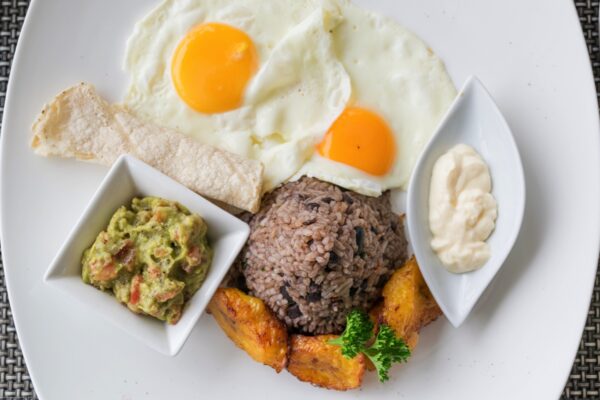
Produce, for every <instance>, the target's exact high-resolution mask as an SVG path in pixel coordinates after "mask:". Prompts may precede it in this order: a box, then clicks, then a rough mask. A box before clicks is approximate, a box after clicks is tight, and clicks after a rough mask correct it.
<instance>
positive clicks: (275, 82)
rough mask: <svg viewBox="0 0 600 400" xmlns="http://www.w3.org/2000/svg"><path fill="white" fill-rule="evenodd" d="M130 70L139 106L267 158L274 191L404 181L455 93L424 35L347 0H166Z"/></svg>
mask: <svg viewBox="0 0 600 400" xmlns="http://www.w3.org/2000/svg"><path fill="white" fill-rule="evenodd" d="M125 69H126V71H127V72H128V74H129V76H130V85H129V87H128V90H127V94H126V97H125V104H126V106H128V107H129V108H130V110H131V111H133V112H134V113H136V114H138V115H139V116H141V117H144V118H147V119H150V120H152V121H153V122H155V123H157V124H160V125H164V126H168V127H170V128H174V129H178V130H179V131H181V132H182V133H185V134H188V135H191V136H194V137H196V138H197V139H198V140H200V141H202V142H204V143H208V144H211V145H214V146H217V147H219V148H222V149H225V150H228V151H232V152H234V153H237V154H240V155H243V156H246V157H248V158H253V159H257V160H260V161H261V162H262V163H263V164H264V166H265V185H264V189H265V190H270V189H272V188H274V187H276V186H277V185H279V184H281V183H283V182H285V181H288V180H290V179H292V180H293V179H297V178H299V177H300V176H303V175H308V176H312V177H315V178H319V179H321V180H325V181H329V182H331V183H334V184H337V185H340V186H342V187H345V188H348V189H351V190H354V191H357V192H359V193H363V194H367V195H373V196H377V195H379V194H380V193H381V192H382V191H384V190H386V189H389V188H397V187H400V188H404V187H406V185H407V184H408V179H409V177H410V173H411V171H412V167H413V165H414V163H415V161H416V158H417V157H418V155H419V153H420V152H421V150H422V148H423V146H424V145H425V143H426V142H427V140H428V139H429V137H430V136H431V135H432V133H433V131H434V129H435V127H436V125H437V124H438V122H439V121H440V119H441V117H442V116H443V114H444V112H445V111H446V109H447V108H448V106H449V105H450V103H451V102H452V100H453V98H454V97H455V96H456V89H455V88H454V86H453V84H452V81H451V79H450V77H449V76H448V74H447V72H446V70H445V68H444V65H443V63H442V62H441V60H440V59H439V58H438V57H437V56H435V55H434V54H433V53H432V51H431V50H430V49H429V48H428V47H427V45H425V44H424V43H423V42H422V41H421V40H420V39H419V38H418V37H416V36H415V35H414V34H412V33H410V32H408V31H407V30H405V29H403V28H402V27H400V26H399V25H398V24H397V23H395V22H393V21H391V20H389V19H386V18H384V17H382V16H380V15H377V14H374V13H370V12H367V11H365V10H363V9H361V8H359V7H357V6H354V5H353V4H351V3H349V2H347V1H345V0H322V1H321V0H306V1H298V0H164V1H163V2H162V3H160V4H159V5H158V7H156V8H155V9H154V10H153V11H151V12H150V14H148V15H147V16H146V17H145V18H144V19H143V20H141V21H140V22H139V23H138V24H137V25H136V27H135V30H134V33H133V35H132V36H131V37H130V39H129V41H128V46H127V54H126V59H125Z"/></svg>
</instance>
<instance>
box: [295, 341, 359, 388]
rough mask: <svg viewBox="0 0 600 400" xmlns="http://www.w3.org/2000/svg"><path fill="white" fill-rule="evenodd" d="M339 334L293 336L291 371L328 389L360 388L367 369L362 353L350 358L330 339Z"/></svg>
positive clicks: (302, 379) (305, 380)
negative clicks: (330, 342) (330, 341)
mask: <svg viewBox="0 0 600 400" xmlns="http://www.w3.org/2000/svg"><path fill="white" fill-rule="evenodd" d="M336 337H337V336H336V335H320V336H303V335H292V336H291V339H290V356H289V363H288V366H287V369H288V371H289V372H290V373H291V374H292V375H294V376H295V377H296V378H298V379H300V380H301V381H303V382H309V383H312V384H313V385H316V386H320V387H323V388H326V389H334V390H349V389H356V388H358V387H360V385H361V383H362V377H363V375H364V372H365V357H364V356H363V355H362V354H359V355H358V356H356V357H354V358H352V359H350V360H349V359H347V358H345V357H344V356H343V355H342V352H341V348H340V347H339V346H335V345H331V344H329V343H328V341H329V340H331V339H334V338H336Z"/></svg>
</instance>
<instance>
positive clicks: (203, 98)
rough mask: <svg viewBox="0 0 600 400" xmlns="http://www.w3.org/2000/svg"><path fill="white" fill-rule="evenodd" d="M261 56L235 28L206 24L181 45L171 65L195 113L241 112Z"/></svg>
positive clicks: (177, 87) (179, 89) (177, 86)
mask: <svg viewBox="0 0 600 400" xmlns="http://www.w3.org/2000/svg"><path fill="white" fill-rule="evenodd" d="M257 67H258V54H257V52H256V49H255V47H254V43H252V40H251V39H250V37H248V35H246V34H245V33H244V32H242V31H240V30H239V29H236V28H234V27H232V26H229V25H225V24H220V23H214V22H210V23H205V24H201V25H198V26H196V27H195V28H193V29H192V30H191V31H190V32H188V34H187V35H186V36H185V37H184V38H183V39H182V40H181V42H179V45H178V46H177V49H176V50H175V54H174V56H173V60H172V64H171V76H172V79H173V84H174V86H175V90H176V91H177V94H178V95H179V97H181V99H182V100H183V101H184V102H185V103H186V104H187V105H188V106H190V107H191V108H193V109H194V110H196V111H198V112H201V113H206V114H212V113H221V112H225V111H229V110H233V109H235V108H238V107H239V106H240V105H241V104H242V101H243V98H244V91H245V89H246V85H247V84H248V81H249V80H250V79H251V78H252V76H253V75H254V73H255V72H256V69H257Z"/></svg>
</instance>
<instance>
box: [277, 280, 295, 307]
mask: <svg viewBox="0 0 600 400" xmlns="http://www.w3.org/2000/svg"><path fill="white" fill-rule="evenodd" d="M287 288H288V285H287V284H286V285H284V286H282V287H281V288H280V289H279V293H281V295H282V296H283V298H284V299H286V300H287V302H288V304H296V302H295V301H294V299H293V298H292V296H290V294H289V293H288V291H287Z"/></svg>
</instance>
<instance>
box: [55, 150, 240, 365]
mask: <svg viewBox="0 0 600 400" xmlns="http://www.w3.org/2000/svg"><path fill="white" fill-rule="evenodd" d="M140 196H141V197H144V196H156V197H162V198H165V199H168V200H173V201H177V202H179V203H180V204H182V205H183V206H185V207H187V208H188V209H189V210H190V211H191V212H193V213H196V214H199V215H200V216H201V217H202V218H203V219H204V220H205V221H206V223H207V224H208V241H209V243H210V245H211V247H212V249H213V250H214V257H213V261H212V265H211V266H210V269H209V271H208V275H207V276H206V280H205V281H204V283H203V284H202V286H201V287H200V289H199V290H198V291H197V292H196V293H195V294H194V296H192V298H191V299H189V301H188V302H187V303H186V305H185V307H184V310H183V314H182V316H181V319H180V320H179V322H177V324H175V325H169V324H167V323H165V322H162V321H159V320H157V319H155V318H152V317H149V316H145V315H139V314H135V313H133V312H132V311H130V310H129V309H127V307H125V306H123V305H122V304H120V303H119V302H118V301H117V300H116V299H115V297H114V296H113V295H111V294H109V293H106V292H103V291H101V290H99V289H96V288H95V287H93V286H91V285H87V284H85V283H83V281H82V279H81V256H82V254H83V252H84V250H85V249H87V248H88V247H89V246H91V244H92V243H93V242H94V240H95V239H96V237H97V235H98V234H99V233H100V232H101V231H102V230H104V229H105V228H106V227H107V226H108V223H109V221H110V218H111V217H112V215H113V214H114V212H115V211H116V210H117V209H118V208H119V207H121V206H123V205H129V204H131V200H132V199H133V198H134V197H140ZM249 234H250V228H249V227H248V225H247V224H246V223H244V222H242V221H240V220H239V219H237V218H236V217H234V216H233V215H231V214H228V213H227V212H225V211H223V210H222V209H221V208H219V207H217V206H216V205H214V204H212V203H211V202H209V201H208V200H205V199H204V198H202V197H201V196H199V195H198V194H196V193H194V192H193V191H191V190H189V189H188V188H186V187H185V186H183V185H181V184H180V183H178V182H176V181H174V180H173V179H171V178H169V177H168V176H166V175H164V174H163V173H161V172H159V171H157V170H156V169H154V168H152V167H150V166H149V165H147V164H145V163H143V162H141V161H139V160H137V159H135V158H133V157H131V156H129V155H123V156H121V157H120V158H119V159H118V160H117V161H116V162H115V163H114V165H113V166H112V168H111V169H110V171H109V172H108V174H107V176H106V177H105V178H104V180H103V181H102V183H101V184H100V187H99V188H98V190H97V191H96V193H95V194H94V196H93V198H92V200H91V201H90V203H89V205H88V206H87V208H86V209H85V211H84V212H83V215H82V216H81V218H80V219H79V221H78V222H77V224H76V225H75V227H74V228H73V230H72V231H71V233H70V234H69V236H68V237H67V240H66V241H65V243H64V244H63V246H62V247H61V249H60V250H59V252H58V254H57V256H56V257H55V258H54V261H52V263H51V264H50V267H49V269H48V272H47V273H46V276H45V277H44V281H45V282H46V283H47V284H49V285H52V286H54V287H56V288H57V289H60V290H62V291H63V292H66V293H68V294H69V295H71V296H73V297H75V298H76V299H78V300H80V301H82V302H84V303H86V304H88V305H89V306H90V310H93V311H92V312H96V313H98V315H99V316H102V317H104V318H105V319H107V320H109V321H110V322H112V323H113V324H114V325H116V326H118V327H119V328H121V329H123V330H124V331H126V332H127V333H129V334H131V335H132V336H134V337H136V338H137V339H139V340H141V341H142V342H144V343H146V344H147V345H148V346H150V347H152V348H153V349H155V350H157V351H159V352H161V353H163V354H166V355H170V356H174V355H176V354H177V353H178V352H179V350H180V349H181V347H182V346H183V344H184V343H185V341H186V340H187V338H188V336H189V334H190V332H191V331H192V328H193V327H194V325H196V322H197V321H198V318H200V316H201V315H202V313H203V312H204V309H205V308H206V306H207V304H208V302H209V301H210V299H211V297H212V296H213V294H214V293H215V291H216V290H217V288H218V287H219V284H220V283H221V281H222V280H223V277H224V276H225V274H226V273H227V270H228V269H229V267H230V266H231V264H232V263H233V261H234V260H235V257H236V256H237V254H238V253H239V252H240V250H241V249H242V246H243V245H244V243H245V242H246V239H247V238H248V235H249Z"/></svg>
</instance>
